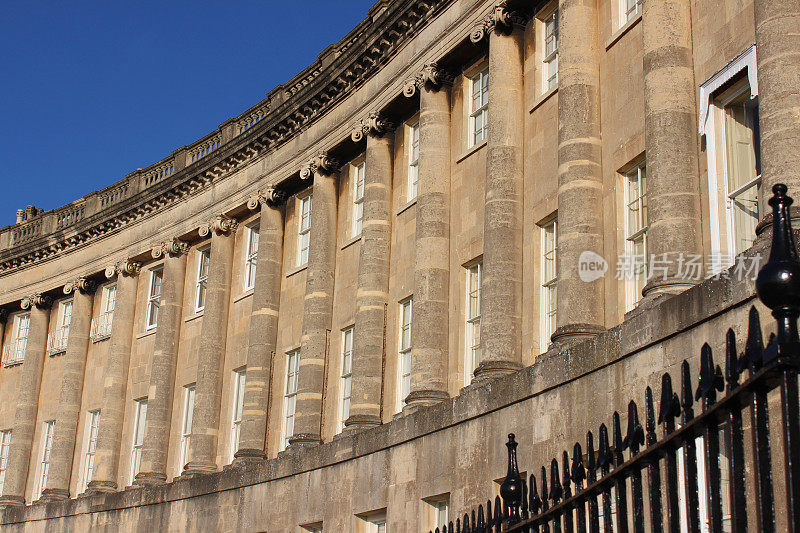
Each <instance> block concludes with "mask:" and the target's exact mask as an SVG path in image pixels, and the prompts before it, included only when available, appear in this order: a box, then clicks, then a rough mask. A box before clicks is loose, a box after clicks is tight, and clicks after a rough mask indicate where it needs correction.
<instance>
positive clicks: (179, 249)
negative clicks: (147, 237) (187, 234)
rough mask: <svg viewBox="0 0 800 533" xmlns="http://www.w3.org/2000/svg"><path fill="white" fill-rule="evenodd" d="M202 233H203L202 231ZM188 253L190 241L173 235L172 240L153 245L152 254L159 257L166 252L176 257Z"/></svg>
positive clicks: (155, 257)
mask: <svg viewBox="0 0 800 533" xmlns="http://www.w3.org/2000/svg"><path fill="white" fill-rule="evenodd" d="M201 228H202V226H201ZM200 235H201V236H202V235H203V234H202V231H201V233H200ZM186 253H189V243H188V242H186V241H182V240H180V239H178V238H177V237H173V238H172V240H171V241H164V242H162V243H159V244H156V245H155V246H153V250H152V252H151V255H152V256H153V259H159V258H160V257H161V256H163V255H166V254H169V255H170V256H172V257H176V256H179V255H182V254H186Z"/></svg>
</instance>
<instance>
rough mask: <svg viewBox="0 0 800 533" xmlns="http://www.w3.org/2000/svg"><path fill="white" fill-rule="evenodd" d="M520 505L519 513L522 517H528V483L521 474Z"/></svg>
mask: <svg viewBox="0 0 800 533" xmlns="http://www.w3.org/2000/svg"><path fill="white" fill-rule="evenodd" d="M521 481H522V506H521V507H520V514H521V516H522V519H523V520H524V519H526V518H528V483H527V482H526V481H525V476H522V479H521Z"/></svg>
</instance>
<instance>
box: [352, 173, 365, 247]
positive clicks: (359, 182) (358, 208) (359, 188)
mask: <svg viewBox="0 0 800 533" xmlns="http://www.w3.org/2000/svg"><path fill="white" fill-rule="evenodd" d="M350 168H351V169H352V170H351V172H350V175H351V178H352V180H353V227H352V235H351V237H353V238H356V237H358V236H359V235H361V231H362V230H363V229H364V184H365V180H366V168H367V164H366V161H365V160H364V159H361V160H360V161H357V162H354V163H353V164H352V165H350Z"/></svg>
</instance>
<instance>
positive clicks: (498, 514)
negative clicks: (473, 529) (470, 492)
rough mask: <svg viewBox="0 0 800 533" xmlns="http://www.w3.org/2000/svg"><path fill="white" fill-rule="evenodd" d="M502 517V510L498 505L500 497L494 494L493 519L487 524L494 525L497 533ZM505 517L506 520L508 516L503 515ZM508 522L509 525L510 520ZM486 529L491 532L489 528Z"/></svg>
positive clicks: (501, 523)
mask: <svg viewBox="0 0 800 533" xmlns="http://www.w3.org/2000/svg"><path fill="white" fill-rule="evenodd" d="M503 518H504V517H503V512H502V511H501V507H500V497H499V496H495V497H494V519H492V520H491V523H490V524H489V526H490V527H491V526H494V527H495V530H496V531H497V532H498V533H499V532H500V528H501V527H502V525H503ZM505 519H506V520H508V517H505ZM508 523H509V525H510V524H511V522H508ZM486 530H487V531H488V532H491V529H490V528H487V529H486Z"/></svg>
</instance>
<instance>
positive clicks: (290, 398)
mask: <svg viewBox="0 0 800 533" xmlns="http://www.w3.org/2000/svg"><path fill="white" fill-rule="evenodd" d="M299 368H300V348H297V349H296V350H292V351H291V352H288V353H287V354H286V389H285V392H284V395H283V427H282V428H281V449H285V448H286V447H287V446H288V445H289V439H290V438H291V437H292V435H294V415H295V410H296V408H297V387H298V380H299V377H300V374H299Z"/></svg>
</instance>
